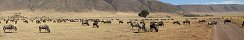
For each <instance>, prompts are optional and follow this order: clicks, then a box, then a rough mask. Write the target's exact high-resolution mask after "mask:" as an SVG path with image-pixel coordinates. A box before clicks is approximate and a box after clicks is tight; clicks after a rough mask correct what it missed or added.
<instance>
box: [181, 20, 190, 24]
mask: <svg viewBox="0 0 244 40" xmlns="http://www.w3.org/2000/svg"><path fill="white" fill-rule="evenodd" d="M183 24H189V25H190V24H191V21H189V20H185V21H183Z"/></svg>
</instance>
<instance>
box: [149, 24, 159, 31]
mask: <svg viewBox="0 0 244 40" xmlns="http://www.w3.org/2000/svg"><path fill="white" fill-rule="evenodd" d="M153 29H154V30H155V32H158V27H157V24H156V22H150V30H151V32H152V31H153Z"/></svg>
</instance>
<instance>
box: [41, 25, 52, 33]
mask: <svg viewBox="0 0 244 40" xmlns="http://www.w3.org/2000/svg"><path fill="white" fill-rule="evenodd" d="M42 29H45V30H46V31H47V32H48V33H50V28H49V26H48V25H46V24H44V25H40V26H39V31H40V32H41V30H42Z"/></svg>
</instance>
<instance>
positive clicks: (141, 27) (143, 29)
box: [138, 22, 147, 32]
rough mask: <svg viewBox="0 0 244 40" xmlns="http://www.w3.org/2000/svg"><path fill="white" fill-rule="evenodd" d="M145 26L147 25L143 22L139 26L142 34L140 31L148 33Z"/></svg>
mask: <svg viewBox="0 0 244 40" xmlns="http://www.w3.org/2000/svg"><path fill="white" fill-rule="evenodd" d="M145 25H146V24H145V23H143V22H141V23H140V24H139V26H138V32H140V30H142V31H144V32H146V31H147V29H146V26H145Z"/></svg>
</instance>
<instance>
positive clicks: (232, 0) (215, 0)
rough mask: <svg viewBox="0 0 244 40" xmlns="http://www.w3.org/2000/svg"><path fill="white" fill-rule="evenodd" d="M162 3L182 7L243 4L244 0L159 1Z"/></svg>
mask: <svg viewBox="0 0 244 40" xmlns="http://www.w3.org/2000/svg"><path fill="white" fill-rule="evenodd" d="M160 1H162V2H166V3H170V4H174V5H182V4H244V0H160Z"/></svg>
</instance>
